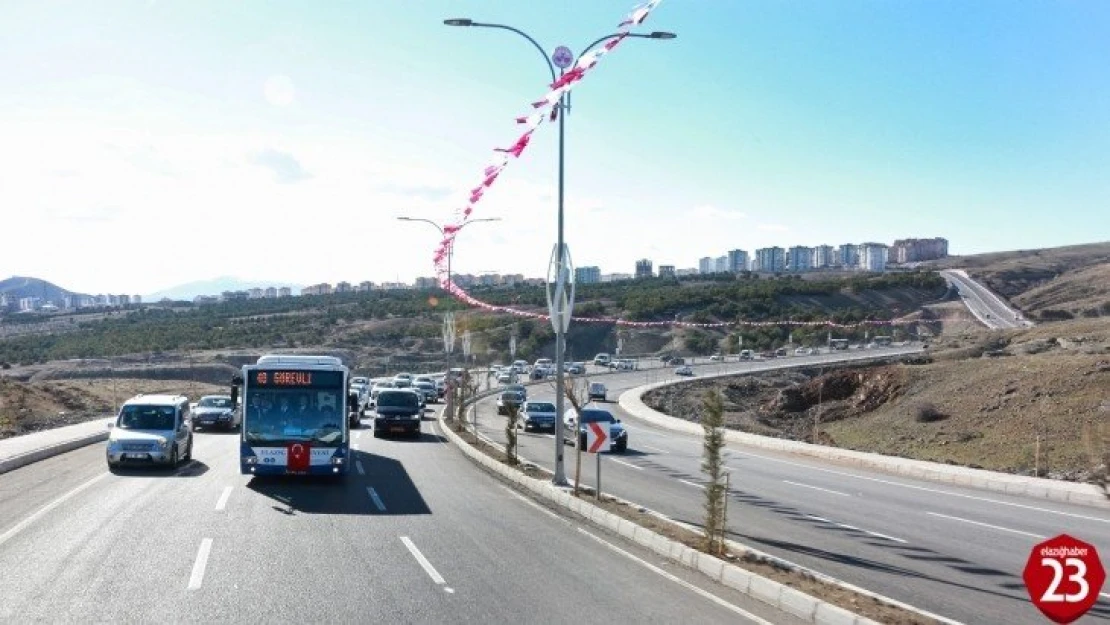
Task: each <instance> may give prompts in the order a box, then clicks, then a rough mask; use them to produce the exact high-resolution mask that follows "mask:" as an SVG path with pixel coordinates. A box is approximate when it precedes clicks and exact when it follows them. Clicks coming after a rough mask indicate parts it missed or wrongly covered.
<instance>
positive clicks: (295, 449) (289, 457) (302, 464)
mask: <svg viewBox="0 0 1110 625" xmlns="http://www.w3.org/2000/svg"><path fill="white" fill-rule="evenodd" d="M285 457H286V465H285V468H287V469H289V470H290V471H307V470H308V467H310V466H311V465H312V450H311V449H309V447H308V445H305V444H304V443H289V444H288V445H287V446H286V449H285Z"/></svg>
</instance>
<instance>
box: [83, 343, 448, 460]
mask: <svg viewBox="0 0 1110 625" xmlns="http://www.w3.org/2000/svg"><path fill="white" fill-rule="evenodd" d="M461 374H462V370H461V369H452V370H451V371H449V372H447V373H445V374H438V375H413V374H411V373H400V374H397V375H396V376H393V377H392V378H377V379H370V378H366V377H359V376H351V375H350V371H349V369H348V368H347V367H346V366H345V365H344V364H343V363H342V361H341V360H340V359H338V358H335V357H332V356H295V355H284V354H271V355H266V356H262V357H261V358H259V359H258V361H257V362H256V363H254V364H251V365H246V366H244V367H243V368H242V369H241V371H240V372H239V373H237V374H236V375H235V376H234V378H233V380H232V384H231V386H230V393H229V394H228V395H207V396H204V397H202V398H200V400H199V401H197V402H196V403H191V402H190V401H189V399H188V397H186V396H185V395H172V394H160V395H137V396H135V397H132V398H131V399H129V400H127V401H126V402H124V404H123V406H121V408H120V411H119V413H118V414H117V416H116V419H115V421H113V422H112V423H111V424H110V427H111V428H112V431H111V432H110V434H109V437H108V443H107V445H106V451H105V454H106V460H107V463H108V467H109V469H110V470H113V471H114V470H117V469H119V468H121V467H124V466H143V465H168V466H171V467H172V466H177V465H178V464H179V463H180V462H182V461H188V460H190V459H191V458H192V453H193V433H194V432H195V431H197V430H212V429H220V430H226V431H237V432H238V434H239V461H240V472H241V473H243V474H247V475H290V474H292V475H331V476H338V477H342V476H345V475H346V474H347V473H348V472H349V470H350V465H351V430H354V429H357V428H359V427H361V423H362V421H361V418H362V417H363V416H365V415H367V414H371V415H372V417H373V429H374V436H375V437H380V436H384V435H394V434H402V435H408V436H415V437H419V436H420V435H421V422H422V420H423V416H424V410H425V408H426V406H427V405H428V404H429V403H435V402H439V401H441V400H442V398H443V396H444V395H445V394H446V392H447V390H448V385H449V380H451V379H454V378H457V377H458V376H460V375H461Z"/></svg>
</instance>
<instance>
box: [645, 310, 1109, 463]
mask: <svg viewBox="0 0 1110 625" xmlns="http://www.w3.org/2000/svg"><path fill="white" fill-rule="evenodd" d="M930 352H931V353H930V355H929V356H928V357H927V358H917V359H914V360H913V361H911V363H910V364H893V365H883V366H862V367H843V368H835V369H817V368H811V369H803V370H796V371H790V372H783V373H773V374H765V375H759V376H753V377H749V376H737V377H733V378H727V379H722V380H718V381H711V380H701V381H695V382H691V383H688V384H682V385H678V386H677V387H669V388H664V389H659V390H658V391H655V392H653V393H651V394H649V395H648V396H645V400H647V401H648V402H649V403H651V404H653V405H654V406H655V407H656V408H657V409H662V410H663V411H664V412H669V413H670V414H673V415H676V416H677V415H693V417H692V418H694V419H696V418H697V416H696V415H697V414H699V413H700V411H701V407H700V398H701V397H702V396H703V395H704V392H705V391H706V390H707V389H717V390H720V391H721V392H722V393H724V397H725V399H726V409H727V412H728V414H727V421H728V423H729V426H730V427H735V428H739V429H743V430H746V431H751V432H755V433H759V434H765V435H770V436H781V437H786V438H793V439H800V440H809V441H812V440H813V437H814V430H815V428H816V429H817V430H818V431H819V432H820V442H821V443H822V444H828V445H835V446H839V447H844V448H849V449H858V450H863V451H871V452H877V453H883V454H890V455H897V456H903V457H909V458H917V459H922V460H931V461H937V462H946V463H954V464H961V465H966V466H973V467H982V468H987V469H992V470H998V471H1008V472H1014V473H1022V474H1032V473H1034V472H1036V473H1039V474H1042V475H1048V476H1051V477H1055V478H1061V479H1080V480H1082V479H1086V478H1088V477H1089V476H1090V474H1091V473H1092V471H1093V470H1094V469H1095V467H1096V465H1097V460H1096V459H1097V458H1099V457H1101V455H1102V453H1103V452H1104V449H1103V447H1104V446H1105V444H1106V443H1105V441H1107V440H1110V394H1108V392H1107V389H1108V388H1110V319H1089V320H1076V321H1068V322H1059V323H1052V324H1044V325H1040V326H1037V327H1034V328H1030V329H1025V330H1012V331H1004V332H999V333H985V332H983V331H980V330H974V329H972V330H971V331H969V332H966V333H959V334H951V335H945V336H944V337H942V338H941V339H940V340H938V341H935V342H934V344H933V346H932V348H931V349H930Z"/></svg>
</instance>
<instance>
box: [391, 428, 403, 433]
mask: <svg viewBox="0 0 1110 625" xmlns="http://www.w3.org/2000/svg"><path fill="white" fill-rule="evenodd" d="M389 431H390V432H404V431H405V428H389Z"/></svg>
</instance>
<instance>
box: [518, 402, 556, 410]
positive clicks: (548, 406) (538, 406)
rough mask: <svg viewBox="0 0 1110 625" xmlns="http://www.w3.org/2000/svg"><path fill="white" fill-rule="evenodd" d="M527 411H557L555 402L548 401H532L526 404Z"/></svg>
mask: <svg viewBox="0 0 1110 625" xmlns="http://www.w3.org/2000/svg"><path fill="white" fill-rule="evenodd" d="M524 410H525V411H527V412H555V404H552V403H550V402H546V401H530V402H528V403H527V404H525V405H524Z"/></svg>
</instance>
